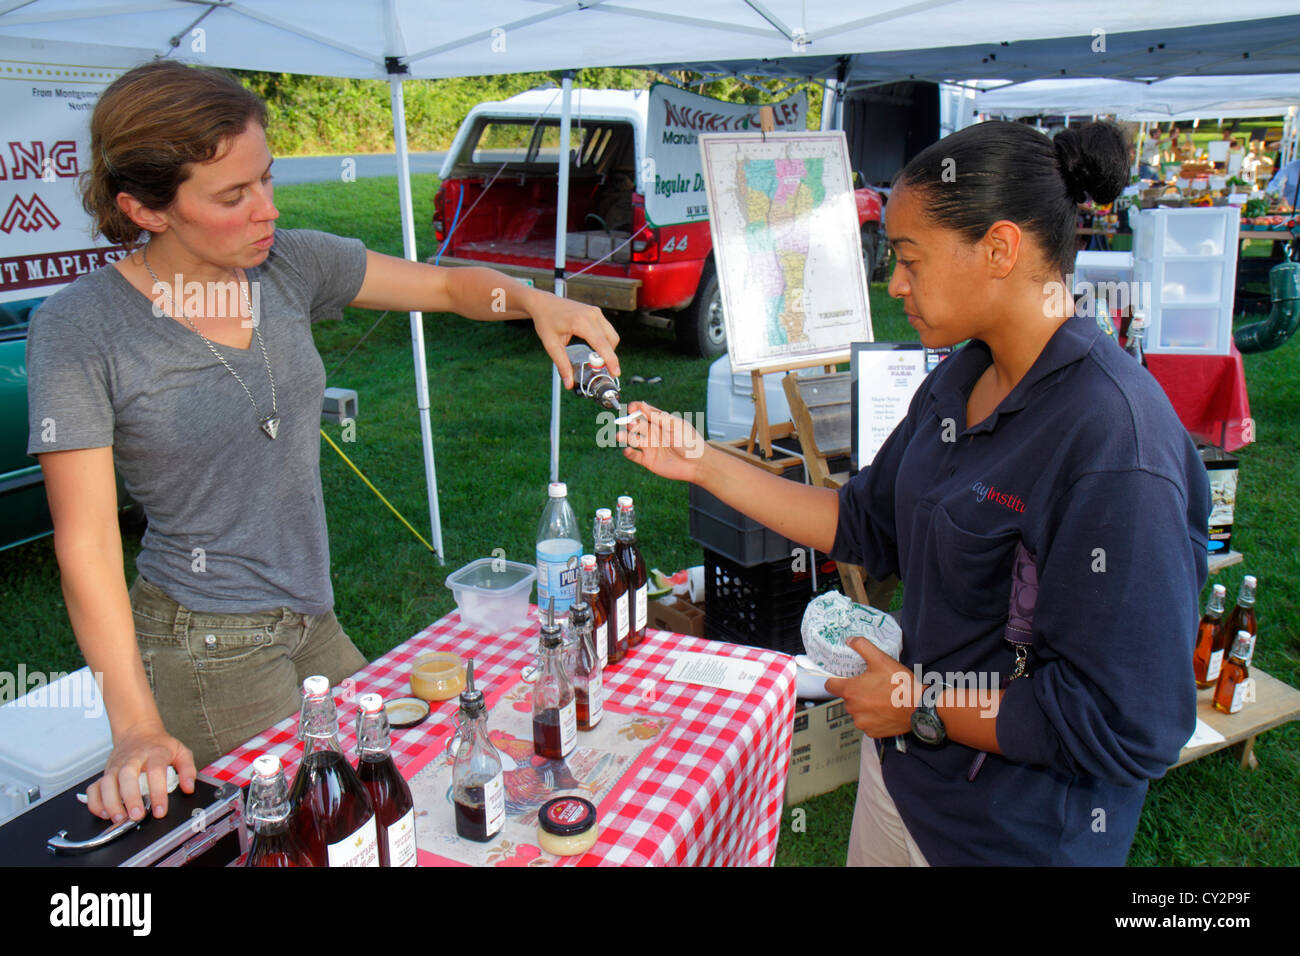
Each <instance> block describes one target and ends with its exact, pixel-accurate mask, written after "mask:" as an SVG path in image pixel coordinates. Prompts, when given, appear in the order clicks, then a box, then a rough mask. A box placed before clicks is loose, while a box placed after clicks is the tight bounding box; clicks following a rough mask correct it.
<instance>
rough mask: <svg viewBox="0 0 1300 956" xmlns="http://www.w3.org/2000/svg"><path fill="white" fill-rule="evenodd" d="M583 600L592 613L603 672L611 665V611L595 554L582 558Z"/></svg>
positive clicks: (592, 626)
mask: <svg viewBox="0 0 1300 956" xmlns="http://www.w3.org/2000/svg"><path fill="white" fill-rule="evenodd" d="M582 598H583V600H584V601H586V602H587V607H588V609H590V611H591V635H592V639H593V641H594V642H595V645H596V656H597V657H599V658H600V669H601V670H602V671H603V670H604V669H605V665H606V664H608V663H609V609H608V607H607V606H606V604H605V599H604V597H603V593H602V591H601V587H600V568H599V567H597V566H596V556H595V555H594V554H584V555H583V556H582Z"/></svg>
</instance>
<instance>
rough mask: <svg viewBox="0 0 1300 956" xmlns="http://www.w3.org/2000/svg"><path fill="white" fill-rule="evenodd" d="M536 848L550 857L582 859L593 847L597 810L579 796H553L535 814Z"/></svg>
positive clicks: (594, 843) (588, 801)
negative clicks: (553, 797)
mask: <svg viewBox="0 0 1300 956" xmlns="http://www.w3.org/2000/svg"><path fill="white" fill-rule="evenodd" d="M537 845H538V846H540V847H541V848H542V849H543V850H545V851H546V852H547V853H550V854H552V855H553V856H581V855H582V854H584V853H586V852H587V851H588V850H590V849H591V848H592V847H593V846H595V845H596V807H595V805H594V804H592V802H591V801H590V800H584V799H583V798H582V797H556V798H555V799H553V800H547V801H546V802H545V803H543V804H542V807H541V809H540V810H538V811H537Z"/></svg>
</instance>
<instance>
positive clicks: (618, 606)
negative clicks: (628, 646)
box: [614, 591, 627, 644]
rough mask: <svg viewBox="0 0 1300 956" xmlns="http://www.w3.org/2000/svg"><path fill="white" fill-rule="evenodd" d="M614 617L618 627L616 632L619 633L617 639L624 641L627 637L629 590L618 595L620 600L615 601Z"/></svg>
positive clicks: (620, 641)
mask: <svg viewBox="0 0 1300 956" xmlns="http://www.w3.org/2000/svg"><path fill="white" fill-rule="evenodd" d="M614 618H615V622H616V623H615V625H614V626H615V627H616V628H617V630H616V631H615V632H614V633H615V634H617V635H618V638H617V639H618V641H619V643H620V644H621V643H622V642H623V641H625V640H626V639H627V592H626V591H624V592H623V593H622V594H620V595H619V596H618V600H617V601H615V602H614Z"/></svg>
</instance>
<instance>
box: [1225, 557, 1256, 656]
mask: <svg viewBox="0 0 1300 956" xmlns="http://www.w3.org/2000/svg"><path fill="white" fill-rule="evenodd" d="M1258 587H1259V583H1258V582H1257V581H1256V580H1255V575H1253V574H1248V575H1246V576H1245V578H1243V579H1242V581H1241V590H1240V591H1238V592H1237V606H1236V607H1234V608H1233V609H1232V613H1231V614H1229V615H1228V622H1227V623H1226V624H1224V625H1223V629H1224V631H1225V632H1226V637H1225V638H1224V642H1225V650H1227V651H1230V650H1231V649H1232V644H1233V642H1234V640H1235V638H1236V634H1237V632H1238V631H1245V632H1246V633H1248V634H1251V635H1254V634H1258V633H1259V620H1258V618H1257V617H1256V615H1255V592H1256V591H1257V590H1258Z"/></svg>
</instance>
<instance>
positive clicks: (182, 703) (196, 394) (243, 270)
mask: <svg viewBox="0 0 1300 956" xmlns="http://www.w3.org/2000/svg"><path fill="white" fill-rule="evenodd" d="M265 125H266V107H265V105H264V104H263V103H262V102H261V101H260V100H259V99H258V98H257V97H256V96H255V95H253V94H252V93H250V92H249V91H247V90H246V89H245V88H244V87H243V86H241V85H240V84H239V82H238V81H236V80H235V79H234V78H233V77H231V76H229V75H228V74H225V73H222V72H220V71H216V70H208V69H199V68H193V67H189V66H185V65H183V64H180V63H176V62H172V61H165V60H164V61H157V62H153V63H150V64H147V65H144V66H140V67H137V68H136V69H133V70H131V71H129V72H127V73H125V74H124V75H123V76H121V77H120V78H119V79H118V80H116V81H115V82H114V83H113V84H112V85H111V86H109V88H108V89H107V90H106V91H105V92H104V94H103V95H102V96H101V97H100V99H99V101H98V103H97V104H96V106H95V111H94V114H93V116H92V118H91V140H90V153H91V156H90V160H91V168H90V170H89V172H88V174H87V175H86V177H85V179H84V181H83V184H82V190H83V200H84V204H85V206H86V209H87V211H88V212H90V214H91V215H92V216H93V217H94V220H95V223H96V226H97V231H98V232H99V233H100V234H102V235H103V236H104V237H105V238H106V239H108V240H109V241H111V242H113V243H117V244H120V245H122V246H124V247H125V249H126V253H125V255H124V257H123V258H121V259H119V260H118V261H116V262H115V263H113V264H112V265H109V266H106V267H104V268H102V269H100V270H98V271H97V272H94V273H91V274H88V275H86V276H83V277H81V278H80V279H78V280H77V281H76V282H74V283H72V284H71V285H70V286H68V287H67V288H65V289H63V290H61V291H60V292H58V293H56V294H55V295H53V296H51V297H50V298H49V299H48V300H46V302H45V303H44V305H43V306H42V307H41V308H40V309H39V310H38V311H37V313H36V315H35V316H34V318H33V320H32V324H31V331H30V336H29V340H28V349H27V361H28V366H29V384H28V405H29V414H30V437H29V442H28V453H29V454H31V455H35V456H36V457H37V458H38V460H39V461H40V464H41V468H42V471H43V472H44V474H45V486H46V491H47V494H48V497H49V502H50V512H51V514H52V515H53V518H54V542H55V551H56V554H57V557H58V561H59V570H60V573H61V576H62V584H63V594H64V597H65V600H66V602H67V608H68V617H69V619H70V621H71V623H72V628H73V632H74V633H75V635H76V638H77V643H78V644H79V645H80V647H81V650H82V653H83V654H84V655H85V658H86V662H87V663H88V664H89V665H90V669H91V670H92V671H93V672H95V673H96V674H98V675H102V686H103V693H104V700H105V706H106V709H107V712H108V717H109V722H110V725H111V727H112V732H113V745H114V749H113V752H112V754H111V756H110V757H109V760H108V764H107V767H106V769H105V773H104V777H103V778H102V779H101V780H99V781H97V782H96V783H95V784H94V785H92V786H91V787H90V790H89V793H88V797H89V807H90V810H91V812H92V813H95V814H97V815H99V816H101V817H105V818H112V819H114V820H116V821H118V822H121V821H122V820H125V819H126V816H127V815H128V814H129V815H130V816H131V817H132V818H134V819H141V818H142V817H143V815H144V806H143V802H142V800H141V796H140V788H139V783H138V779H139V776H140V774H141V772H144V773H146V774H147V779H148V781H149V791H150V793H151V794H152V795H153V801H152V805H153V809H154V812H155V814H156V815H158V816H162V815H163V814H164V813H165V812H166V804H167V800H166V796H165V794H166V788H165V786H164V779H165V777H164V773H165V770H166V768H167V766H168V765H172V766H174V767H175V768H176V770H177V772H178V775H179V777H180V785H181V788H182V789H183V790H185V791H186V792H187V793H188V792H193V789H194V776H195V768H196V765H197V766H198V767H203V766H206V765H207V764H208V763H210V762H211V761H213V760H215V759H216V758H218V757H220V756H221V755H223V754H225V753H227V752H228V751H230V750H232V749H234V748H235V747H236V746H238V745H239V744H241V743H242V742H243V741H245V740H246V739H248V738H249V737H251V736H253V735H254V734H256V733H258V732H260V731H262V730H264V729H265V728H266V727H268V726H270V725H271V724H273V723H275V722H276V721H278V720H280V719H281V718H283V717H286V716H288V715H289V714H291V713H293V712H294V711H295V710H296V709H297V707H298V703H299V700H300V697H299V691H298V688H299V686H300V684H301V681H302V678H303V677H305V676H308V675H311V674H324V675H326V676H328V677H329V678H330V680H331V681H332V682H338V681H341V680H342V679H344V678H346V677H348V676H349V675H351V674H352V673H354V672H355V671H356V670H357V669H358V668H360V667H362V666H363V665H364V664H365V658H364V657H363V656H362V655H361V653H360V652H359V651H358V650H357V649H356V647H355V646H353V644H352V642H351V641H350V640H349V639H348V637H347V635H346V634H345V633H344V632H343V629H342V628H341V627H340V625H339V622H338V619H337V618H336V617H335V615H334V611H333V603H334V600H333V598H334V596H333V589H332V587H331V583H330V569H329V541H328V536H327V534H326V528H325V511H324V506H323V503H322V494H321V482H320V438H319V427H320V414H321V401H322V394H323V391H324V387H325V369H324V367H323V365H322V364H321V359H320V356H319V354H318V353H317V352H316V348H315V345H314V343H313V340H312V334H311V323H312V321H313V320H315V319H318V318H323V317H328V316H331V315H333V316H337V315H338V314H339V313H340V312H341V310H342V309H343V308H344V307H345V306H348V305H352V306H357V307H360V308H368V309H395V310H401V311H411V310H419V311H425V312H455V313H458V314H460V315H463V316H466V317H468V318H472V319H478V320H482V321H498V320H502V319H512V318H516V319H517V318H531V319H532V320H533V323H534V326H535V328H536V331H537V335H538V337H539V338H540V339H541V342H542V345H543V346H544V347H545V349H546V351H547V353H548V354H549V355H550V356H551V358H552V359H553V360H554V361H555V363H556V365H557V366H558V367H559V369H560V372H561V375H562V376H563V378H564V383H565V386H566V387H571V386H572V367H571V365H570V364H569V362H568V361H567V359H566V357H565V352H564V348H565V345H566V343H567V342H568V341H569V339H570V338H571V337H578V338H581V339H583V340H585V341H586V342H587V343H589V344H590V345H591V346H592V347H593V348H594V349H595V350H596V351H597V352H599V353H600V354H601V355H602V356H604V357H605V360H606V361H607V362H608V363H609V365H610V367H611V369H613V370H614V371H615V372H616V373H617V371H618V360H617V357H616V355H615V354H614V347H615V345H616V344H617V342H618V335H617V334H616V333H615V332H614V330H613V328H612V327H611V326H610V324H609V323H608V322H607V321H606V320H605V318H604V316H603V315H602V314H601V313H600V310H598V309H595V308H592V307H590V306H586V305H581V304H578V303H575V302H571V301H568V300H565V299H560V298H557V297H555V296H553V295H550V294H548V293H545V292H541V291H539V290H536V289H532V288H529V287H527V286H524V285H523V284H521V283H519V282H516V281H515V280H513V279H510V278H508V277H507V276H504V275H502V274H501V273H498V272H495V271H493V270H491V269H483V268H467V269H459V270H450V269H445V268H437V267H435V266H431V265H427V264H424V263H415V262H408V261H407V260H404V259H397V258H393V257H391V256H384V255H380V254H378V253H375V252H370V251H368V250H367V249H366V248H365V247H364V246H363V245H362V243H361V242H360V241H358V240H355V239H343V238H339V237H337V236H332V235H328V234H326V233H322V232H314V231H311V230H301V229H284V230H277V229H276V219H277V217H278V216H279V213H278V212H277V210H276V208H275V204H274V202H273V199H272V186H271V154H270V151H269V150H268V149H267V144H266V134H265ZM114 466H116V468H117V471H119V472H120V473H121V475H122V477H123V479H124V481H125V484H126V488H127V490H128V491H129V492H130V494H131V495H132V497H134V498H135V499H136V500H137V501H138V502H139V503H140V504H141V505H142V507H143V509H144V512H145V514H146V516H147V517H148V528H147V530H146V531H145V534H144V540H143V544H142V550H141V553H140V556H139V557H138V559H137V561H136V566H137V568H138V570H139V572H140V573H139V576H138V577H137V578H136V580H135V583H134V584H133V585H132V586H131V588H130V590H129V591H128V588H127V584H126V579H125V575H124V573H123V567H122V542H121V537H120V534H119V532H118V525H117V489H116V481H115V478H114Z"/></svg>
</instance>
